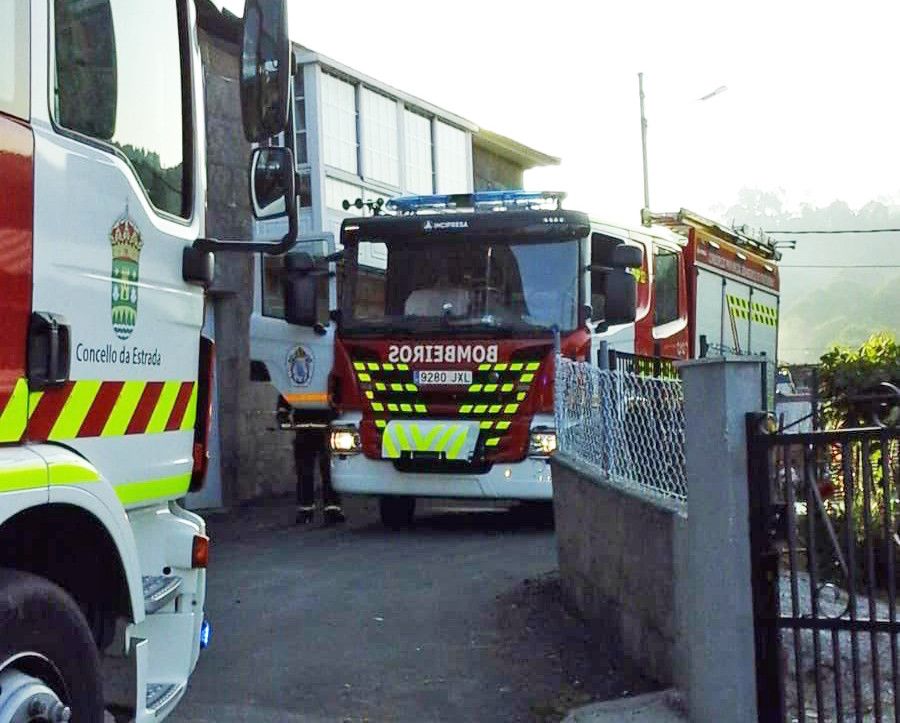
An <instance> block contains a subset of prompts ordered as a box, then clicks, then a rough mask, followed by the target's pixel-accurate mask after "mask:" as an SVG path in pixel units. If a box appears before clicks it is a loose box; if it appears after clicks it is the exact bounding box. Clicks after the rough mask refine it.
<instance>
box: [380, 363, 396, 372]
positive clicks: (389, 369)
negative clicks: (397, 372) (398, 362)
mask: <svg viewBox="0 0 900 723" xmlns="http://www.w3.org/2000/svg"><path fill="white" fill-rule="evenodd" d="M381 368H382V369H384V370H385V371H386V372H392V371H394V365H393V364H382V365H381Z"/></svg>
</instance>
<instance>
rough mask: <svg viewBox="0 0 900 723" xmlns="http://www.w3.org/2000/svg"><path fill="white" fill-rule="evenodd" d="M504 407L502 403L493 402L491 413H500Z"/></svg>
mask: <svg viewBox="0 0 900 723" xmlns="http://www.w3.org/2000/svg"><path fill="white" fill-rule="evenodd" d="M502 408H503V405H502V404H492V405H491V408H490V410H489V411H490V413H491V414H499V413H500V410H501V409H502Z"/></svg>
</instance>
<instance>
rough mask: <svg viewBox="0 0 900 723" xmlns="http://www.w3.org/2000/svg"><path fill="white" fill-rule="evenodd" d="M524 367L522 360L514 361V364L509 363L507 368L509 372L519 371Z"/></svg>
mask: <svg viewBox="0 0 900 723" xmlns="http://www.w3.org/2000/svg"><path fill="white" fill-rule="evenodd" d="M524 368H525V365H524V364H523V363H522V362H516V363H515V364H510V365H509V370H510V371H511V372H520V371H522V370H523V369H524Z"/></svg>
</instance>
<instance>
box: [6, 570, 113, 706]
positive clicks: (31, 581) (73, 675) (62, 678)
mask: <svg viewBox="0 0 900 723" xmlns="http://www.w3.org/2000/svg"><path fill="white" fill-rule="evenodd" d="M103 716H104V714H103V687H102V680H101V677H100V657H99V655H98V653H97V647H96V645H95V644H94V638H93V636H92V635H91V631H90V628H89V627H88V624H87V621H86V620H85V618H84V615H83V614H82V612H81V610H80V609H79V607H78V604H77V603H76V602H75V601H74V600H73V599H72V598H71V597H70V596H69V595H68V594H67V593H66V592H65V591H64V590H63V589H62V588H60V587H58V586H56V585H54V584H53V583H51V582H50V581H48V580H45V579H43V578H40V577H37V576H36V575H31V574H28V573H24V572H19V571H18V570H4V569H0V723H12V722H18V721H29V723H31V722H32V721H33V722H34V723H65V721H68V720H70V719H71V720H74V721H77V722H78V723H103Z"/></svg>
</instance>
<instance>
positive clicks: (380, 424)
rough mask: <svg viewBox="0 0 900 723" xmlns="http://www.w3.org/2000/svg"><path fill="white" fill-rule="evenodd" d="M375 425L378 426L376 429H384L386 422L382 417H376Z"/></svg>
mask: <svg viewBox="0 0 900 723" xmlns="http://www.w3.org/2000/svg"><path fill="white" fill-rule="evenodd" d="M375 426H376V427H378V429H384V428H385V427H386V426H387V422H385V421H384V420H383V419H376V420H375Z"/></svg>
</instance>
